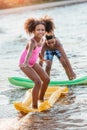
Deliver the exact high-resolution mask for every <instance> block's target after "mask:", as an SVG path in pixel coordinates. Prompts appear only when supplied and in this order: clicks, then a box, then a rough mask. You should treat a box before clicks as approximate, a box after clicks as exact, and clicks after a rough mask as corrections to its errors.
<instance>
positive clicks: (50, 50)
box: [39, 24, 76, 80]
mask: <svg viewBox="0 0 87 130" xmlns="http://www.w3.org/2000/svg"><path fill="white" fill-rule="evenodd" d="M50 26H53V25H51V24H50V25H49V28H50ZM51 28H52V27H51ZM53 31H54V27H53V30H51V32H50V33H48V34H46V41H45V43H44V45H43V48H42V50H41V54H40V58H41V60H40V62H39V64H40V65H41V66H42V64H43V61H44V59H43V58H42V57H43V56H44V53H45V57H46V60H45V62H46V72H47V74H48V75H50V70H51V66H52V61H53V57H54V55H55V56H57V58H58V59H59V61H60V63H61V64H62V66H63V67H64V69H65V72H66V74H67V76H68V78H69V79H70V80H72V79H75V78H76V74H75V73H74V72H73V69H72V67H71V64H70V62H69V60H68V58H67V56H66V53H65V51H64V49H63V46H62V45H61V43H60V41H59V40H58V39H57V38H56V37H55V35H54V34H53Z"/></svg>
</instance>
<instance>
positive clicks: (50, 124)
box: [0, 3, 87, 130]
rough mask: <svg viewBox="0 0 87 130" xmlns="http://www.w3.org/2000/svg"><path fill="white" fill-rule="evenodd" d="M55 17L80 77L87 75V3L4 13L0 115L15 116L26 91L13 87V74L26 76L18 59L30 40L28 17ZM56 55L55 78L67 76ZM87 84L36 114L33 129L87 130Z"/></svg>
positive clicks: (0, 20) (0, 22)
mask: <svg viewBox="0 0 87 130" xmlns="http://www.w3.org/2000/svg"><path fill="white" fill-rule="evenodd" d="M44 15H49V16H51V17H53V19H54V22H55V25H56V30H55V33H56V36H57V37H58V38H59V39H60V41H61V43H62V44H63V47H64V49H65V51H66V53H67V56H68V57H69V60H70V62H71V64H72V67H73V69H74V71H75V72H76V74H77V77H81V76H84V75H87V3H84V4H78V5H72V6H65V7H60V8H51V9H43V10H35V11H30V10H29V11H26V9H25V11H24V12H22V13H20V12H17V13H13V14H12V13H10V14H8V15H7V14H6V15H5V14H3V15H0V59H1V60H0V68H1V69H0V72H1V76H0V90H1V92H0V93H1V95H0V118H7V117H14V116H15V114H16V111H15V109H14V108H13V101H15V100H20V99H21V98H22V97H23V95H24V93H25V91H26V90H24V89H18V88H17V87H16V88H15V86H12V85H11V84H9V82H8V79H7V78H8V77H9V76H24V75H23V73H22V72H21V71H20V70H19V67H18V59H19V55H20V53H21V51H22V50H23V48H24V46H25V44H26V42H27V40H28V39H29V38H28V36H27V35H26V33H25V32H24V29H23V24H24V21H25V20H26V19H27V18H28V17H42V16H44ZM56 61H57V59H56V57H55V58H54V63H53V66H52V71H51V79H52V80H62V79H67V77H66V74H65V72H64V71H63V68H62V66H61V64H60V63H59V61H57V62H56ZM3 109H4V110H3ZM86 113H87V86H80V85H78V86H72V87H71V88H70V93H69V94H68V95H67V96H66V97H65V98H64V99H63V100H60V102H58V103H57V104H56V105H55V106H54V107H53V108H51V109H50V110H49V111H47V112H45V113H36V114H32V116H31V118H32V123H33V125H32V126H31V127H32V130H34V129H35V130H53V129H55V130H63V129H64V130H86V129H87V114H86Z"/></svg>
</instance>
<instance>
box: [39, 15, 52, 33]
mask: <svg viewBox="0 0 87 130" xmlns="http://www.w3.org/2000/svg"><path fill="white" fill-rule="evenodd" d="M41 20H42V21H44V22H45V23H46V32H47V33H49V32H53V31H54V29H55V25H54V22H53V19H52V18H51V17H49V16H45V17H43V18H41Z"/></svg>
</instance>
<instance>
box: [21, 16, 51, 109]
mask: <svg viewBox="0 0 87 130" xmlns="http://www.w3.org/2000/svg"><path fill="white" fill-rule="evenodd" d="M49 22H50V20H49ZM24 27H25V30H26V32H27V33H28V34H33V35H34V36H33V38H31V40H29V42H28V44H27V45H26V48H25V49H24V51H23V52H22V55H21V57H20V62H19V66H20V69H21V70H22V71H23V72H24V73H25V75H26V76H27V77H28V78H30V79H31V80H32V81H33V82H34V83H35V85H34V88H33V90H32V108H34V109H37V108H38V99H39V100H41V101H43V100H44V95H45V92H46V89H47V87H48V84H49V82H50V79H49V76H48V75H47V73H46V72H45V71H44V70H43V69H42V67H41V66H40V65H39V64H37V63H36V62H37V59H38V57H39V53H40V51H41V49H42V45H43V43H44V39H43V36H44V35H45V33H46V31H47V32H49V31H51V29H50V28H49V30H46V21H44V20H41V19H34V18H29V19H27V20H26V22H25V24H24Z"/></svg>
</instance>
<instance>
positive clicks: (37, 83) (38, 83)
mask: <svg viewBox="0 0 87 130" xmlns="http://www.w3.org/2000/svg"><path fill="white" fill-rule="evenodd" d="M41 85H42V82H41V80H39V79H37V80H36V81H35V86H38V87H39V88H40V87H41Z"/></svg>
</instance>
